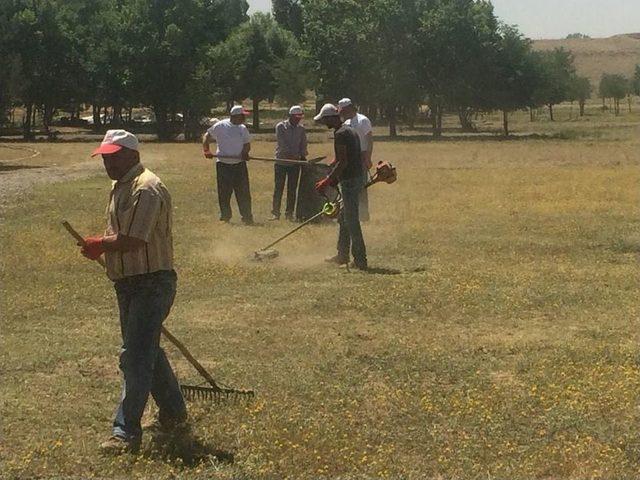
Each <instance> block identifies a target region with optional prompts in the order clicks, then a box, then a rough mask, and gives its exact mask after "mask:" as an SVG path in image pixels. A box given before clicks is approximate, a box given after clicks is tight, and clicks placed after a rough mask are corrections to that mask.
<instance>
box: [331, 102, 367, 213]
mask: <svg viewBox="0 0 640 480" xmlns="http://www.w3.org/2000/svg"><path fill="white" fill-rule="evenodd" d="M338 109H339V110H340V116H341V117H342V119H343V120H344V124H345V125H349V126H350V127H351V128H353V129H354V130H355V131H356V132H357V133H358V137H359V138H360V149H361V150H362V168H363V170H364V172H365V175H364V178H365V179H366V181H368V179H369V178H370V177H369V170H370V169H371V167H372V165H373V163H372V161H371V156H372V154H373V127H372V126H371V120H369V119H368V118H367V117H365V116H364V115H362V114H361V113H358V109H357V108H356V106H355V105H354V104H353V102H352V101H351V99H349V98H343V99H342V100H340V101H339V102H338ZM360 220H361V221H367V220H369V196H368V195H367V189H366V188H363V189H362V192H361V193H360Z"/></svg>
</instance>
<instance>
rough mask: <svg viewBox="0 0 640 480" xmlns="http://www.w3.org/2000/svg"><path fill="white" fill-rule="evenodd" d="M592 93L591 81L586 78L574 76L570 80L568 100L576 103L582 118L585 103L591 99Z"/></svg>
mask: <svg viewBox="0 0 640 480" xmlns="http://www.w3.org/2000/svg"><path fill="white" fill-rule="evenodd" d="M592 91H593V87H592V86H591V80H589V79H588V78H587V77H581V76H579V75H575V76H574V77H573V78H572V81H571V89H570V93H569V99H570V100H571V101H574V100H577V101H578V105H579V106H580V116H581V117H584V107H585V105H586V103H587V100H589V99H590V98H591V92H592Z"/></svg>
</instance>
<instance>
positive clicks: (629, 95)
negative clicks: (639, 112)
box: [627, 94, 631, 113]
mask: <svg viewBox="0 0 640 480" xmlns="http://www.w3.org/2000/svg"><path fill="white" fill-rule="evenodd" d="M627 103H628V104H629V113H631V94H628V95H627Z"/></svg>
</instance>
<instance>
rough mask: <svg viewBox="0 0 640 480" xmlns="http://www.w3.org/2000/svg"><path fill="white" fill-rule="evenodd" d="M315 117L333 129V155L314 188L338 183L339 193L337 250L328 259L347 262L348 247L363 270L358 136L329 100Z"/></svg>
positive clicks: (323, 188)
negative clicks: (340, 207)
mask: <svg viewBox="0 0 640 480" xmlns="http://www.w3.org/2000/svg"><path fill="white" fill-rule="evenodd" d="M314 120H315V121H317V122H320V123H323V124H324V125H326V126H327V127H328V128H332V129H333V131H334V134H333V136H334V150H335V155H336V158H335V160H334V162H333V163H332V165H331V167H332V168H331V171H330V172H329V174H328V175H327V176H326V177H325V178H323V179H322V180H320V181H319V182H318V183H316V191H317V192H318V193H319V194H321V195H324V194H325V191H326V190H327V189H328V188H329V187H335V186H336V185H337V186H338V187H339V190H340V194H341V195H342V207H343V208H342V211H341V212H340V215H339V217H338V221H339V223H340V233H339V235H338V254H337V255H336V256H334V257H331V258H328V259H327V261H328V262H330V263H337V264H339V265H345V264H348V263H349V256H350V255H349V250H351V254H352V255H353V266H354V267H355V268H357V269H359V270H364V271H366V270H367V250H366V247H365V244H364V239H363V238H362V228H361V226H360V216H359V205H358V204H359V198H360V192H361V191H362V189H363V188H364V187H365V179H364V170H363V168H362V160H361V158H362V157H361V151H360V139H359V138H358V134H357V133H356V131H355V130H354V129H353V128H351V127H349V126H347V125H344V124H343V123H342V119H341V118H340V114H339V113H338V109H337V108H336V107H335V105H332V104H330V103H327V104H326V105H324V106H323V107H322V109H321V110H320V112H319V113H318V115H316V116H315V117H314Z"/></svg>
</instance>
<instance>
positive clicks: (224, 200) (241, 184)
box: [216, 162, 253, 222]
mask: <svg viewBox="0 0 640 480" xmlns="http://www.w3.org/2000/svg"><path fill="white" fill-rule="evenodd" d="M216 174H217V183H218V203H219V204H220V220H225V221H226V220H231V216H232V213H231V194H232V193H235V194H236V201H237V202H238V209H239V210H240V216H241V217H242V221H243V222H252V221H253V214H252V213H251V191H250V189H249V171H248V170H247V162H240V163H235V164H228V163H222V162H216Z"/></svg>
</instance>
